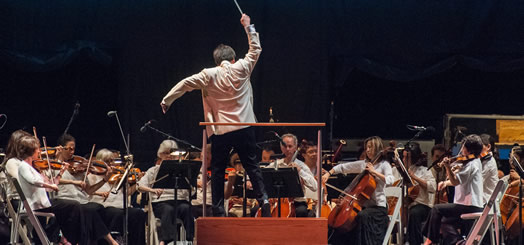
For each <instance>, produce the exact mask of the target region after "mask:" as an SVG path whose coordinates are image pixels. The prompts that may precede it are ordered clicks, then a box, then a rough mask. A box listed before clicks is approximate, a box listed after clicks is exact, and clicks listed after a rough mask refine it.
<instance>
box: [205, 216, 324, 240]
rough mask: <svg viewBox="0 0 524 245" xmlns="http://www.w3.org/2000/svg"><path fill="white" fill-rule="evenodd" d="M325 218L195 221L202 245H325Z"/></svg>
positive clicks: (206, 219)
mask: <svg viewBox="0 0 524 245" xmlns="http://www.w3.org/2000/svg"><path fill="white" fill-rule="evenodd" d="M327 235H328V225H327V219H325V218H218V217H216V218H215V217H202V218H198V219H197V220H196V242H197V244H198V245H202V244H327Z"/></svg>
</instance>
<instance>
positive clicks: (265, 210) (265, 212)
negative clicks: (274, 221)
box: [262, 203, 271, 217]
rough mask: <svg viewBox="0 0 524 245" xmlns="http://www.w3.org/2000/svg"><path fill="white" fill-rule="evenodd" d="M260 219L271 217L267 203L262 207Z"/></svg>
mask: <svg viewBox="0 0 524 245" xmlns="http://www.w3.org/2000/svg"><path fill="white" fill-rule="evenodd" d="M262 217H271V205H270V204H269V203H264V205H262Z"/></svg>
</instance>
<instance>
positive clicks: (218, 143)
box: [211, 127, 268, 217]
mask: <svg viewBox="0 0 524 245" xmlns="http://www.w3.org/2000/svg"><path fill="white" fill-rule="evenodd" d="M255 143H256V142H255V129H253V128H252V127H248V128H243V129H239V130H236V131H232V132H229V133H226V134H223V135H213V136H212V137H211V185H212V194H213V198H212V199H213V207H212V209H213V216H216V217H223V216H225V214H226V212H225V210H224V175H225V171H226V167H227V164H228V163H229V152H230V151H231V148H234V149H235V150H236V151H237V152H238V156H239V157H240V161H241V162H242V166H243V167H244V169H246V172H247V174H248V175H249V178H250V179H251V183H252V184H253V189H254V190H255V192H256V193H257V195H258V198H259V199H262V200H267V198H268V197H267V193H266V190H265V188H264V181H263V179H262V173H261V171H260V168H259V165H258V161H257V155H256V154H257V149H256V144H255Z"/></svg>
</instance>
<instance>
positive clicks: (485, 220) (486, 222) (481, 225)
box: [460, 180, 508, 245]
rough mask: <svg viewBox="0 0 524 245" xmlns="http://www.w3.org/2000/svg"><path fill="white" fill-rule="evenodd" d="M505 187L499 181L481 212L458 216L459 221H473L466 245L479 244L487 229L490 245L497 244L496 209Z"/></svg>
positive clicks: (498, 237) (501, 181)
mask: <svg viewBox="0 0 524 245" xmlns="http://www.w3.org/2000/svg"><path fill="white" fill-rule="evenodd" d="M507 187H508V184H507V183H506V182H504V181H503V180H499V182H498V183H497V186H495V189H494V190H493V193H492V194H491V197H490V198H489V201H488V203H487V204H486V206H485V207H484V210H483V211H482V212H477V213H469V214H463V215H461V216H460V218H461V219H465V220H467V219H469V220H471V219H474V220H475V223H474V225H473V228H471V230H470V232H469V234H468V236H467V238H466V243H465V244H466V245H472V244H480V243H481V242H482V239H483V238H484V235H485V234H486V231H487V230H488V229H489V230H490V233H491V244H492V245H495V244H499V242H500V234H499V226H500V222H499V221H500V219H499V218H498V214H499V212H498V208H499V207H500V201H501V199H502V196H503V195H504V193H505V192H506V189H507ZM494 217H496V218H494Z"/></svg>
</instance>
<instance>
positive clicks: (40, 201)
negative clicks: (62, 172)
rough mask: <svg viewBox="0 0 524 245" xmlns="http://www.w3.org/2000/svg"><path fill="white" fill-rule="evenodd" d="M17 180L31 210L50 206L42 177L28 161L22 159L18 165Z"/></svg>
mask: <svg viewBox="0 0 524 245" xmlns="http://www.w3.org/2000/svg"><path fill="white" fill-rule="evenodd" d="M18 182H19V183H20V187H21V188H22V192H23V193H24V195H25V197H26V198H27V202H28V203H29V206H30V207H31V209H33V210H37V209H42V208H48V207H51V202H50V201H49V198H48V197H47V192H46V190H45V188H43V186H44V178H42V175H40V173H38V172H37V171H36V169H34V168H33V167H32V166H31V165H29V163H27V162H25V161H23V162H22V164H20V166H19V167H18Z"/></svg>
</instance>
